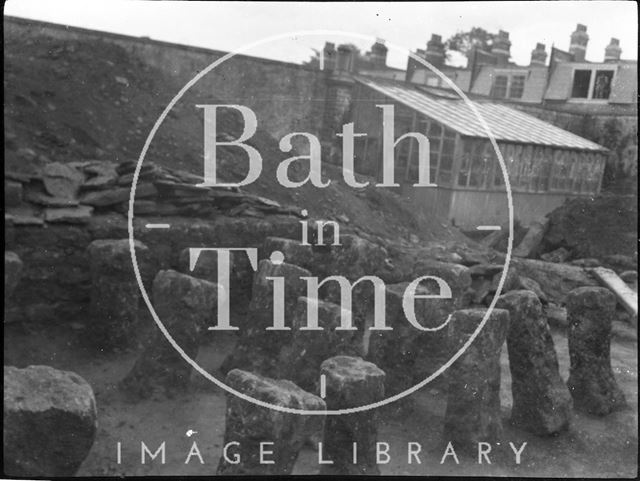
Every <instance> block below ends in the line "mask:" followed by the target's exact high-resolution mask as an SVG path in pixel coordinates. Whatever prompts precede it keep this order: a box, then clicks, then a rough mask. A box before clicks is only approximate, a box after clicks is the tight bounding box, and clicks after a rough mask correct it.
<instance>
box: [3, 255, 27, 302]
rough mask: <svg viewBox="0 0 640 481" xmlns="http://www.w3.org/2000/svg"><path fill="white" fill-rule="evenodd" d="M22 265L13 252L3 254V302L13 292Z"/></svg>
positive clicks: (18, 279)
mask: <svg viewBox="0 0 640 481" xmlns="http://www.w3.org/2000/svg"><path fill="white" fill-rule="evenodd" d="M23 267H24V265H23V263H22V261H21V260H20V257H19V256H18V254H16V253H15V252H9V251H5V252H4V300H5V302H6V301H7V299H8V298H9V297H11V294H13V291H14V290H15V288H16V286H17V285H18V282H19V281H20V277H21V274H22V269H23Z"/></svg>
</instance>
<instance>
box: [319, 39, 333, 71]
mask: <svg viewBox="0 0 640 481" xmlns="http://www.w3.org/2000/svg"><path fill="white" fill-rule="evenodd" d="M322 56H323V59H324V70H335V68H336V46H335V44H334V43H332V42H325V43H324V49H322Z"/></svg>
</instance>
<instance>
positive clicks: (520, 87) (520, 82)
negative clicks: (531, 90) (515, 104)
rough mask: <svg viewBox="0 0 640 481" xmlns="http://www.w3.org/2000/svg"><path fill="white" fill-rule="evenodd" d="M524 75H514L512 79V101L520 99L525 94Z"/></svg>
mask: <svg viewBox="0 0 640 481" xmlns="http://www.w3.org/2000/svg"><path fill="white" fill-rule="evenodd" d="M524 78H525V77H524V75H514V76H513V77H511V86H510V88H509V98H510V99H520V98H522V94H523V93H524Z"/></svg>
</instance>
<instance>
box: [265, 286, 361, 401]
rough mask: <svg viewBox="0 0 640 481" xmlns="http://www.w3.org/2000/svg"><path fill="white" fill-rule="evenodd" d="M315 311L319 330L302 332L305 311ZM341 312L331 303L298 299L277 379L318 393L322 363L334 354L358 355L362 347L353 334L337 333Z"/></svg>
mask: <svg viewBox="0 0 640 481" xmlns="http://www.w3.org/2000/svg"><path fill="white" fill-rule="evenodd" d="M308 309H317V312H318V326H319V327H321V328H323V330H322V331H308V330H301V328H303V327H305V326H306V325H307V310H308ZM343 311H344V309H343V308H341V307H340V306H338V305H336V304H333V303H331V302H324V301H319V300H316V299H309V298H307V297H300V298H299V299H298V305H297V307H296V310H295V313H294V316H293V338H292V340H291V344H290V345H285V346H284V347H283V349H282V350H281V351H280V356H279V361H280V365H279V369H278V372H279V377H281V378H284V379H291V380H292V381H293V382H294V383H296V384H297V385H298V386H300V387H301V388H302V389H304V390H306V391H310V392H315V391H317V388H318V381H319V379H320V366H321V365H322V362H323V361H324V360H326V359H328V358H330V357H333V356H337V355H356V356H361V355H362V354H363V353H362V351H363V346H362V343H361V341H360V342H358V341H359V336H358V335H357V332H356V331H342V330H336V328H337V327H339V326H340V323H341V316H342V314H343V313H344V312H343Z"/></svg>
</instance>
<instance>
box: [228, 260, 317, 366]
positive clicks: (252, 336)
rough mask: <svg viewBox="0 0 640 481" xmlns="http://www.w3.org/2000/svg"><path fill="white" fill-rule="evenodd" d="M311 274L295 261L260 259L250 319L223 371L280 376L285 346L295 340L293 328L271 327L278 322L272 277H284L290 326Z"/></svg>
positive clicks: (285, 316) (286, 323)
mask: <svg viewBox="0 0 640 481" xmlns="http://www.w3.org/2000/svg"><path fill="white" fill-rule="evenodd" d="M310 276H311V273H310V272H309V271H308V270H306V269H302V268H301V267H298V266H295V265H293V264H288V263H286V262H278V263H274V262H272V261H270V260H266V259H265V260H262V261H260V264H259V265H258V271H257V272H256V274H255V276H254V280H253V287H252V297H251V302H250V303H249V312H248V314H247V318H246V321H245V322H244V323H243V324H242V325H240V326H239V327H240V331H239V335H240V337H239V339H238V343H237V345H236V347H235V349H234V351H233V353H232V354H231V355H230V356H229V357H227V358H226V359H225V360H224V362H223V364H222V366H221V370H222V372H223V373H227V372H229V371H231V370H232V369H245V370H248V371H251V372H256V373H258V374H261V375H264V376H271V377H275V376H276V374H277V367H278V366H277V364H278V354H279V352H280V349H281V348H282V347H283V346H284V345H287V344H289V343H290V342H291V338H292V330H288V331H285V330H267V328H268V327H270V326H273V324H274V312H273V305H274V304H273V296H274V282H275V281H273V280H269V279H268V278H275V277H278V278H282V279H284V288H283V290H284V293H285V294H284V325H285V326H286V327H289V328H290V327H291V326H292V325H293V318H294V311H295V308H296V305H297V303H298V298H299V297H300V296H303V295H305V294H306V292H307V284H306V282H305V281H304V280H303V279H302V278H303V277H310Z"/></svg>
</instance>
